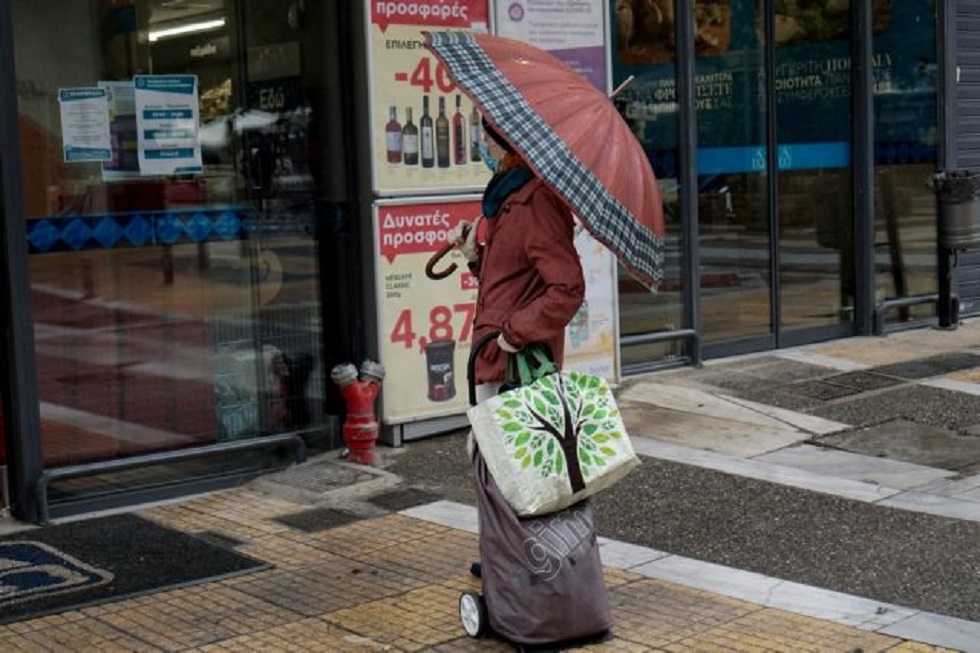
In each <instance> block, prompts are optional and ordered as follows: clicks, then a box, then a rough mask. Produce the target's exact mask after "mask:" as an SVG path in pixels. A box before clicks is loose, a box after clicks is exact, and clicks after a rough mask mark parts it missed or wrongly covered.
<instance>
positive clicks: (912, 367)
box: [869, 352, 980, 379]
mask: <svg viewBox="0 0 980 653" xmlns="http://www.w3.org/2000/svg"><path fill="white" fill-rule="evenodd" d="M973 367H980V355H977V354H970V353H967V352H955V353H951V354H939V355H938V356H929V357H928V358H916V359H915V360H910V361H905V362H904V363H893V364H891V365H884V366H882V367H875V368H872V369H871V370H869V371H871V372H875V373H876V374H887V375H888V376H894V377H898V378H900V379H925V378H927V377H930V376H940V375H942V374H949V373H950V372H958V371H960V370H968V369H970V368H973Z"/></svg>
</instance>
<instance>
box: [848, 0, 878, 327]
mask: <svg viewBox="0 0 980 653" xmlns="http://www.w3.org/2000/svg"><path fill="white" fill-rule="evenodd" d="M851 20H852V25H853V30H852V34H853V36H852V37H851V85H852V86H853V88H854V95H853V96H852V98H853V101H852V105H851V111H852V114H853V116H852V127H851V132H852V136H851V143H852V165H851V170H852V175H853V177H852V193H853V198H852V199H853V207H854V208H853V222H854V252H853V254H852V255H853V257H854V326H855V329H856V330H857V333H858V334H860V335H869V334H871V333H873V332H874V331H875V317H876V315H875V313H876V309H875V192H874V190H875V159H874V148H875V138H874V40H873V32H872V26H873V21H874V9H873V7H872V0H861V1H860V2H854V3H852V4H851Z"/></svg>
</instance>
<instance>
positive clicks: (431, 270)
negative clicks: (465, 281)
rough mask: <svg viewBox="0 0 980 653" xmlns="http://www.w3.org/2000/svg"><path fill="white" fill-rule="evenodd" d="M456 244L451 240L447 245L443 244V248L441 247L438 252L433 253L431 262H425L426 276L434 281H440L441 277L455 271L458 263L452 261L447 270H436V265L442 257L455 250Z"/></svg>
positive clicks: (443, 277)
mask: <svg viewBox="0 0 980 653" xmlns="http://www.w3.org/2000/svg"><path fill="white" fill-rule="evenodd" d="M455 246H456V245H455V244H453V243H451V242H450V243H446V244H445V245H443V246H442V249H440V250H439V251H438V252H436V253H435V254H433V255H432V258H430V259H429V262H428V263H426V264H425V276H427V277H429V278H430V279H432V280H434V281H438V280H440V279H445V278H446V277H448V276H449V275H450V274H452V273H453V272H455V271H456V268H457V265H456V264H455V263H450V264H449V267H447V268H446V269H445V270H440V271H438V272H437V271H436V270H435V267H436V265H437V264H438V263H439V261H441V260H442V257H443V256H445V255H446V254H448V253H449V252H451V251H453V247H455Z"/></svg>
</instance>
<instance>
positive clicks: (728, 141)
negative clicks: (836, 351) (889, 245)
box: [696, 0, 854, 356]
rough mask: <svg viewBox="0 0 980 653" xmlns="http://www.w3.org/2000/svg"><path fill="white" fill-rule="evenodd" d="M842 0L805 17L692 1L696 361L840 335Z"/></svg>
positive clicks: (847, 231) (848, 228)
mask: <svg viewBox="0 0 980 653" xmlns="http://www.w3.org/2000/svg"><path fill="white" fill-rule="evenodd" d="M722 4H723V5H724V6H722ZM848 4H849V3H827V4H826V6H823V5H822V8H821V9H820V11H821V12H823V15H821V16H820V20H819V21H813V20H810V19H811V18H812V16H810V15H809V14H807V15H803V14H802V13H801V12H802V9H801V8H800V7H801V6H802V5H799V3H782V2H774V1H771V0H769V1H766V2H761V1H760V2H756V3H748V2H731V3H705V4H704V5H703V6H702V5H701V4H699V5H698V6H697V8H696V19H697V23H698V32H697V39H696V41H697V42H696V52H697V74H698V91H697V95H698V98H697V105H698V109H697V118H698V132H699V133H698V173H699V202H698V211H699V221H700V228H701V232H700V258H701V270H700V272H701V282H702V283H701V293H700V302H701V314H702V316H703V333H704V340H705V343H706V345H707V346H706V354H707V355H709V356H714V355H725V354H730V353H738V352H741V351H752V350H760V349H768V348H776V347H783V346H789V345H795V344H802V343H805V342H812V341H815V340H820V339H827V338H831V337H840V336H842V335H847V334H849V333H851V332H852V330H853V327H852V324H853V319H854V315H853V305H854V300H853V294H854V293H853V285H854V265H853V244H852V237H851V233H852V223H853V214H852V201H851V196H852V193H851V185H852V181H851V175H852V171H851V156H850V153H851V140H852V139H851V124H852V121H851V84H852V82H851V71H850V52H851V37H850V25H851V14H850V9H849V8H848ZM739 12H741V13H743V14H745V13H750V14H752V15H746V16H739V15H737V14H738V13H739ZM811 13H812V12H811ZM741 25H752V26H753V28H752V29H751V30H750V29H742V28H739V26H741ZM818 26H819V29H818ZM733 51H735V52H733ZM735 55H737V56H735Z"/></svg>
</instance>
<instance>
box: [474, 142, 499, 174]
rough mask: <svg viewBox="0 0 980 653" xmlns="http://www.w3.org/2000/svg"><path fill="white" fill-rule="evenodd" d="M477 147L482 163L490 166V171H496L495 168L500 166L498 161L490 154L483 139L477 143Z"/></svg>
mask: <svg viewBox="0 0 980 653" xmlns="http://www.w3.org/2000/svg"><path fill="white" fill-rule="evenodd" d="M477 147H478V148H480V158H481V159H483V163H485V164H486V166H487V167H488V168H490V172H493V173H496V172H497V168H499V167H500V161H498V160H497V159H495V158H493V157H492V156H490V148H489V147H487V144H486V143H484V142H483V141H480V142H479V143H477Z"/></svg>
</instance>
